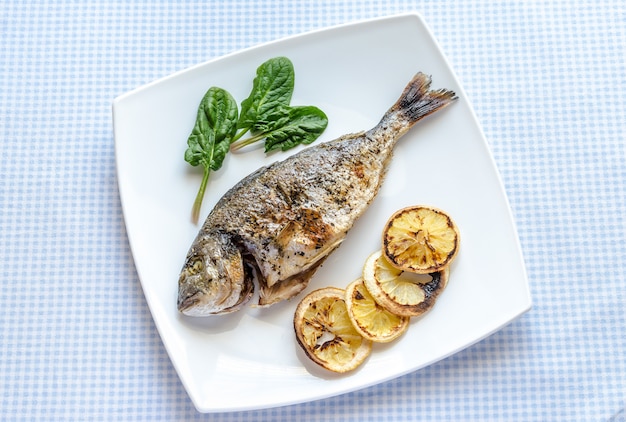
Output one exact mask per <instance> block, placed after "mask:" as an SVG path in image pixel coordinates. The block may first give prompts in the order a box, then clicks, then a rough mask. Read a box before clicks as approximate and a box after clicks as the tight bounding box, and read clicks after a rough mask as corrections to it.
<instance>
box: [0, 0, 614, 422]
mask: <svg viewBox="0 0 626 422" xmlns="http://www.w3.org/2000/svg"><path fill="white" fill-rule="evenodd" d="M408 11H411V12H413V11H416V12H419V13H420V14H421V15H422V16H423V17H424V19H425V20H426V22H427V23H428V24H429V25H430V27H431V29H432V30H433V32H434V34H435V36H436V37H437V39H438V41H439V43H440V45H441V47H442V49H443V51H444V52H445V54H446V56H447V57H448V59H449V60H450V63H451V66H452V68H453V69H454V70H455V72H456V73H457V75H458V76H459V78H460V80H461V83H462V84H463V86H464V88H465V90H466V93H467V95H468V97H469V98H470V101H471V102H472V104H473V106H474V108H475V111H476V113H477V115H478V118H479V120H480V122H481V124H482V126H483V129H484V131H485V134H486V137H487V139H488V142H489V144H490V146H491V149H492V152H493V155H494V158H495V161H496V164H497V167H498V169H499V171H500V173H501V176H502V180H503V182H504V185H505V188H506V192H507V195H508V198H509V201H510V204H511V207H512V211H513V215H514V217H515V221H516V224H517V228H518V231H519V237H520V241H521V244H522V249H523V253H524V257H525V261H526V265H527V270H528V278H529V282H530V289H531V293H532V297H533V309H532V310H531V311H530V312H529V313H528V314H526V315H524V316H523V317H522V318H520V319H519V320H517V321H515V322H514V323H512V324H511V325H509V326H507V327H506V328H504V329H503V330H501V331H499V332H497V333H496V334H494V335H492V336H490V337H489V338H487V339H485V340H483V341H481V342H479V343H478V344H476V345H474V346H472V347H470V348H468V349H466V350H463V351H461V352H459V353H457V354H455V355H453V356H451V357H449V358H447V359H444V360H442V361H440V362H438V363H436V364H434V365H431V366H429V367H427V368H424V369H422V370H420V371H417V372H415V373H411V374H408V375H406V376H403V377H400V378H398V379H395V380H391V381H388V382H385V383H383V384H380V385H376V386H373V387H369V388H366V389H363V390H360V391H357V392H354V393H350V394H345V395H341V396H337V397H333V398H329V399H325V400H319V401H314V402H310V403H304V404H298V405H292V406H287V407H281V408H275V409H267V410H258V411H248V412H235V413H222V414H213V415H204V414H200V413H198V412H197V411H196V410H195V408H194V406H193V404H192V403H191V401H190V400H189V397H188V396H187V393H186V392H185V390H184V388H183V386H182V384H181V383H180V380H179V378H178V376H177V374H176V372H175V370H174V368H173V366H172V364H171V362H170V360H169V358H168V355H167V353H166V352H165V349H164V347H163V344H162V342H161V340H160V337H159V334H158V332H157V330H156V328H155V326H154V323H153V320H152V318H151V315H150V312H149V310H148V307H147V305H146V302H145V299H144V296H143V292H142V290H141V286H140V283H139V280H138V277H137V274H136V272H135V268H134V264H133V258H132V255H131V252H130V249H129V246H128V240H127V237H126V232H125V226H124V220H123V215H122V209H121V206H120V199H119V194H118V189H117V182H116V172H115V157H114V143H113V128H112V121H111V103H112V100H113V98H115V97H116V96H118V95H120V94H122V93H124V92H127V91H129V90H131V89H133V88H136V87H138V86H140V85H143V84H145V83H148V82H150V81H153V80H155V79H158V78H160V77H163V76H166V75H168V74H170V73H172V72H175V71H178V70H181V69H185V68H187V67H189V66H192V65H194V64H197V63H199V62H203V61H206V60H208V59H210V58H215V57H218V56H221V55H223V54H226V53H229V52H233V51H235V50H238V49H241V48H245V47H249V46H253V45H256V44H259V43H261V42H265V41H270V40H274V39H277V38H281V37H284V36H288V35H292V34H297V33H302V32H305V31H309V30H313V29H318V28H323V27H327V26H331V25H335V24H340V23H344V22H350V21H354V20H361V19H364V18H373V17H379V16H384V15H391V14H396V13H400V12H408ZM625 163H626V6H624V2H623V1H622V0H613V1H610V0H606V1H591V0H583V1H573V0H572V1H545V0H534V1H527V2H491V1H484V0H475V1H471V2H470V1H465V2H459V1H431V2H420V1H391V0H382V1H378V0H377V1H373V0H372V1H361V0H345V1H319V0H305V1H285V0H268V1H249V0H235V1H213V0H209V1H201V2H195V3H192V2H166V1H151V2H148V1H136V2H134V1H133V2H128V1H73V2H63V1H21V2H14V1H5V2H2V3H0V279H1V284H0V420H6V421H33V420H42V421H56V420H58V421H68V420H88V421H113V420H146V421H155V420H168V421H169V420H171V421H184V420H211V421H223V422H240V421H261V420H263V421H279V420H284V421H292V420H298V421H302V422H306V421H331V420H332V421H334V420H341V421H408V420H423V421H448V420H449V421H624V420H625V418H626V417H625V411H624V408H625V406H626V293H624V292H625V290H626V284H625V283H626V235H625V233H626V164H625ZM485 229H486V230H488V228H485ZM486 270H487V269H486Z"/></svg>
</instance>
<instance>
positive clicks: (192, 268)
mask: <svg viewBox="0 0 626 422" xmlns="http://www.w3.org/2000/svg"><path fill="white" fill-rule="evenodd" d="M203 269H204V262H202V260H201V259H200V258H196V259H195V260H193V261H190V262H189V264H188V265H187V268H186V270H187V274H188V275H196V274H198V273H199V272H200V271H202V270H203Z"/></svg>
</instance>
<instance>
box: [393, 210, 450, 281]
mask: <svg viewBox="0 0 626 422" xmlns="http://www.w3.org/2000/svg"><path fill="white" fill-rule="evenodd" d="M459 241H460V235H459V230H458V228H457V226H456V224H454V222H453V221H452V219H451V218H450V216H449V215H447V214H446V213H445V212H443V211H441V210H439V209H437V208H432V207H427V206H414V207H407V208H403V209H401V210H399V211H397V212H396V213H394V214H393V215H392V216H391V217H390V218H389V220H388V221H387V223H386V224H385V227H384V229H383V253H384V255H385V257H386V258H387V259H388V260H389V263H390V264H391V265H393V266H394V267H396V268H398V269H399V270H402V271H411V272H414V273H418V274H429V273H433V272H436V271H439V270H441V269H442V268H444V267H446V266H448V265H449V264H450V263H451V262H452V260H453V259H454V258H455V257H456V254H457V252H458V251H459Z"/></svg>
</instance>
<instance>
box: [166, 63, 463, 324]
mask: <svg viewBox="0 0 626 422" xmlns="http://www.w3.org/2000/svg"><path fill="white" fill-rule="evenodd" d="M430 84H431V78H430V77H429V76H427V75H425V74H423V73H418V74H416V75H415V76H414V78H413V79H412V80H411V81H410V82H409V84H408V85H407V86H406V88H405V89H404V91H403V92H402V95H401V96H400V98H399V99H398V101H397V102H396V103H395V104H394V105H393V106H392V107H391V108H390V109H389V110H388V111H387V112H386V113H385V115H384V116H383V118H382V119H381V120H380V122H379V123H378V125H376V126H375V127H374V128H372V129H370V130H368V131H364V132H360V133H355V134H348V135H344V136H342V137H340V138H338V139H336V140H334V141H329V142H326V143H322V144H318V145H316V146H312V147H309V148H306V149H303V150H301V151H300V152H298V153H297V154H294V155H292V156H291V157H289V158H287V159H285V160H283V161H279V162H276V163H273V164H271V165H269V166H266V167H262V168H260V169H258V170H257V171H255V172H253V173H252V174H250V175H249V176H247V177H245V178H244V179H242V180H241V181H240V182H239V183H237V184H236V185H235V186H233V187H232V188H231V189H230V190H229V191H228V192H226V194H224V196H223V197H222V198H221V199H220V200H219V201H218V202H217V204H216V205H215V207H214V208H213V210H212V211H211V212H210V214H209V215H208V217H207V218H206V220H205V222H204V224H203V225H202V227H201V229H200V231H199V233H198V235H197V237H196V239H195V240H194V242H193V243H192V245H191V247H190V249H189V252H188V254H187V258H186V260H185V264H184V265H183V268H182V271H181V274H180V277H179V284H178V287H179V294H178V309H179V311H180V312H182V313H183V314H186V315H191V316H207V315H213V314H222V313H229V312H233V311H236V310H238V309H240V308H241V307H242V306H243V305H244V304H245V303H246V302H248V301H249V300H250V298H251V297H252V292H253V289H254V283H253V279H256V281H257V284H258V288H259V306H270V305H272V304H274V303H276V302H279V301H282V300H286V299H289V298H291V297H293V296H295V295H297V294H298V293H299V292H301V291H302V290H304V289H305V288H306V286H307V285H308V283H309V280H310V279H311V277H312V276H313V274H314V273H315V271H316V270H317V268H319V266H320V265H321V264H322V262H323V261H324V259H326V258H327V257H328V256H329V255H330V254H331V253H332V251H334V250H335V249H336V248H337V247H339V245H340V244H341V242H342V241H343V240H344V239H345V237H346V235H347V233H348V231H349V230H350V228H351V227H352V226H353V225H354V223H355V222H356V220H357V219H358V218H359V217H360V216H361V215H362V214H363V212H364V211H365V210H366V209H367V207H368V206H369V205H370V203H371V202H372V200H373V199H374V198H375V197H376V195H377V193H378V191H379V189H380V186H381V184H382V182H383V180H384V177H385V173H386V169H387V166H388V164H389V162H390V160H391V157H392V153H393V147H394V145H395V143H396V142H397V141H398V139H399V138H400V137H401V136H402V135H403V134H405V133H406V132H407V131H408V130H409V129H410V128H411V127H412V126H413V125H414V124H415V123H416V122H417V121H419V120H421V119H422V118H424V117H426V116H428V115H430V114H432V113H434V112H435V111H437V110H440V109H442V108H444V107H446V106H447V105H449V104H451V103H452V102H454V100H456V99H457V97H456V94H455V93H454V92H452V91H449V90H445V89H440V90H430Z"/></svg>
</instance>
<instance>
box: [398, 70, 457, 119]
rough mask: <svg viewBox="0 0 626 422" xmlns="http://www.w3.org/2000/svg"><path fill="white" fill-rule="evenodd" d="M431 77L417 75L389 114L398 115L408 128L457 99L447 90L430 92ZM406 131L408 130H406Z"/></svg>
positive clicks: (422, 74)
mask: <svg viewBox="0 0 626 422" xmlns="http://www.w3.org/2000/svg"><path fill="white" fill-rule="evenodd" d="M430 84H431V77H430V76H428V75H426V74H424V73H421V72H420V73H417V74H416V75H415V76H414V77H413V79H412V80H411V81H410V82H409V83H408V85H407V86H406V88H404V91H403V92H402V95H401V96H400V98H399V99H398V101H397V102H396V103H395V104H394V105H393V106H392V107H391V109H390V110H389V113H393V114H399V116H400V117H401V118H402V120H405V121H406V123H407V124H408V125H409V127H411V126H413V125H414V124H415V123H416V122H417V121H419V120H421V119H423V118H424V117H426V116H428V115H430V114H432V113H434V112H435V111H437V110H439V109H441V108H444V107H446V106H447V105H449V104H451V103H452V102H453V101H454V100H456V99H457V98H458V97H457V96H456V94H455V93H454V92H453V91H449V90H447V89H438V90H430ZM407 129H408V128H407Z"/></svg>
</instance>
